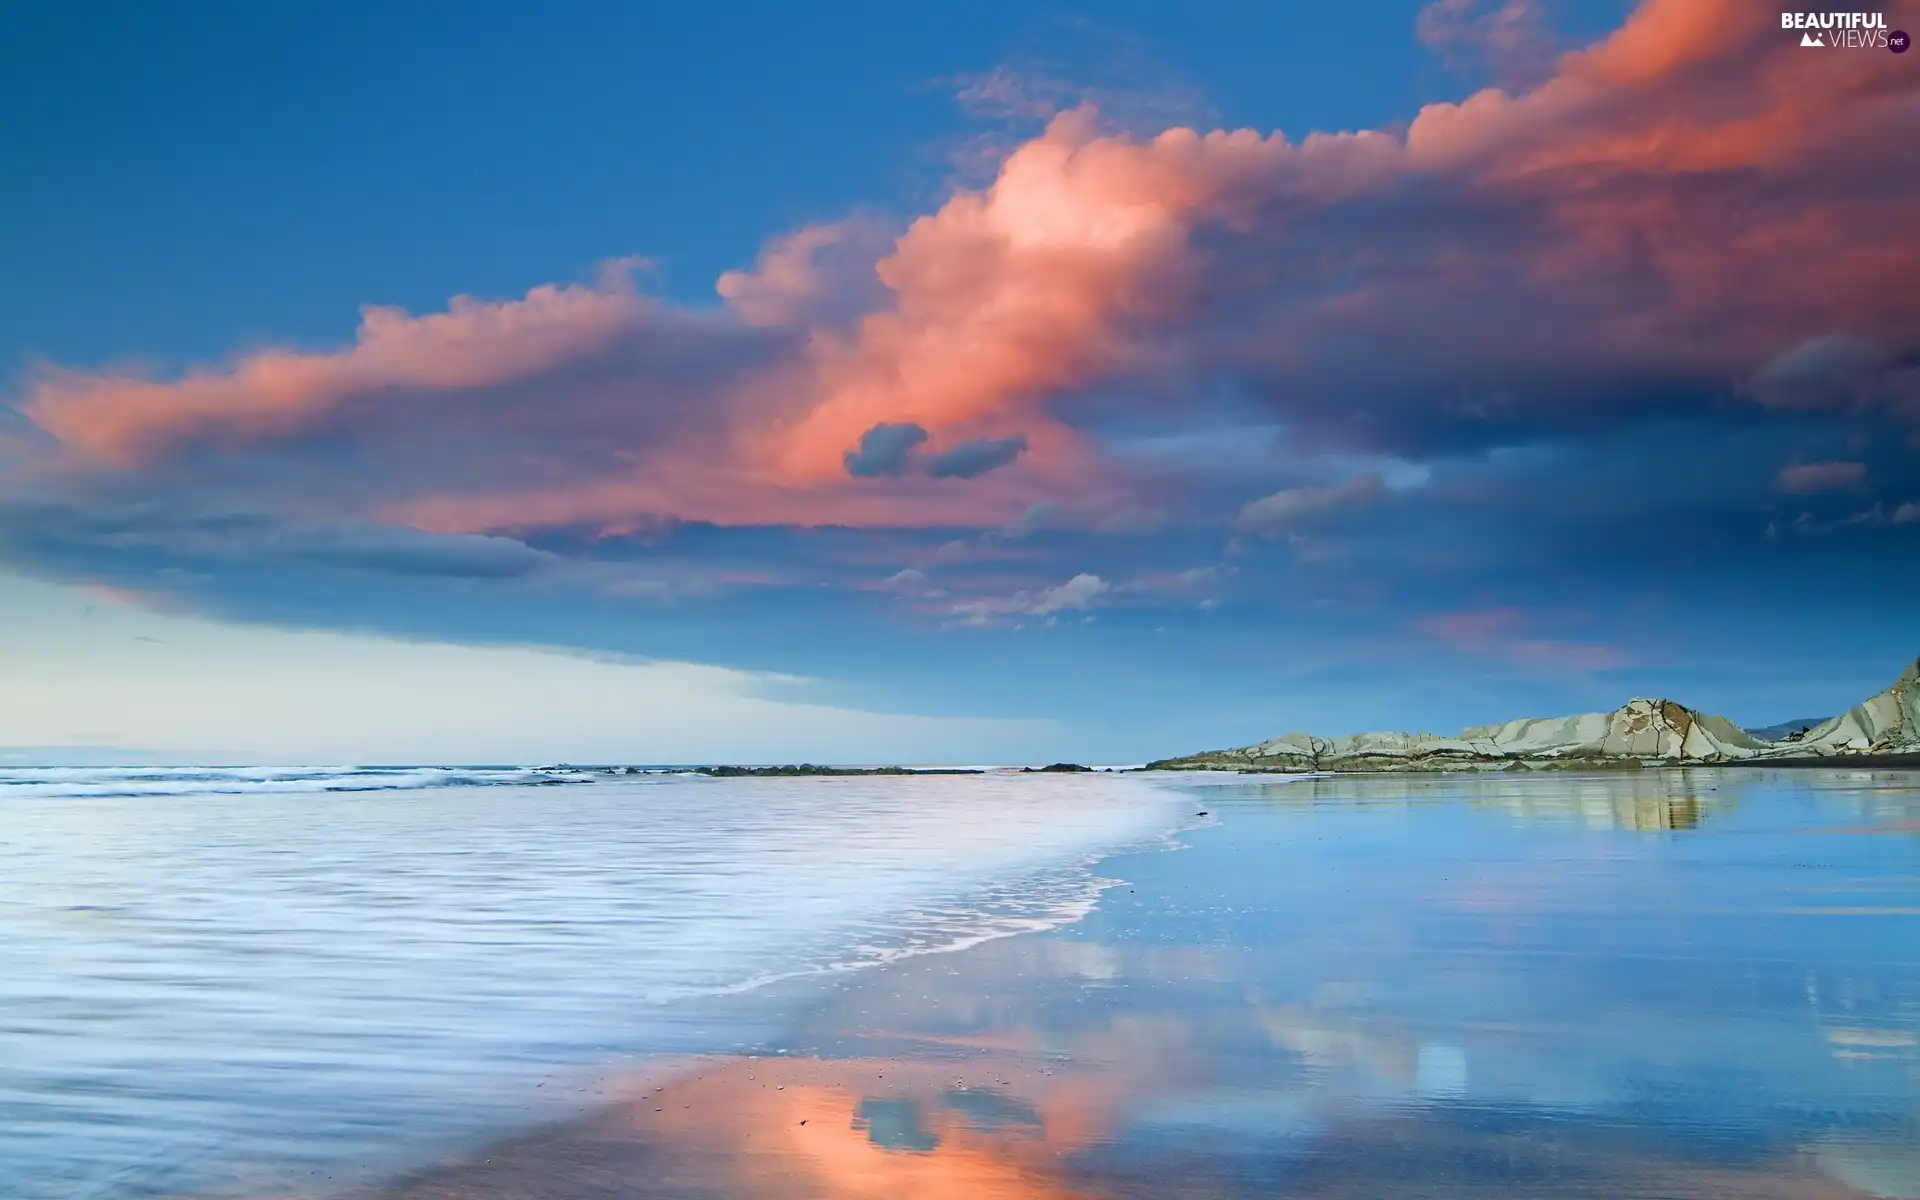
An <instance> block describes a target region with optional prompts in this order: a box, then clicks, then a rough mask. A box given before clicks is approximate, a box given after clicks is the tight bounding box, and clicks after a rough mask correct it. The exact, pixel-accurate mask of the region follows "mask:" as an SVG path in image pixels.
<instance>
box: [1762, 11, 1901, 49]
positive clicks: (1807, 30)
mask: <svg viewBox="0 0 1920 1200" xmlns="http://www.w3.org/2000/svg"><path fill="white" fill-rule="evenodd" d="M1780 28H1782V29H1792V30H1797V31H1799V34H1800V44H1801V45H1802V46H1810V47H1814V48H1816V49H1821V50H1828V49H1839V50H1891V51H1893V52H1894V53H1895V54H1904V53H1906V50H1907V46H1908V44H1909V39H1908V37H1907V34H1906V31H1905V30H1901V29H1894V30H1889V29H1888V28H1887V14H1885V13H1870V12H1783V13H1781V14H1780Z"/></svg>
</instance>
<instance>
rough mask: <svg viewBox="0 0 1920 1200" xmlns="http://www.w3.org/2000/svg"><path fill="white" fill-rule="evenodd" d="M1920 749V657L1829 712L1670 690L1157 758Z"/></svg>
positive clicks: (1226, 765) (1288, 766)
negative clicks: (1782, 713)
mask: <svg viewBox="0 0 1920 1200" xmlns="http://www.w3.org/2000/svg"><path fill="white" fill-rule="evenodd" d="M1915 753H1920V661H1916V662H1913V663H1910V664H1908V666H1907V668H1906V669H1905V670H1904V671H1902V672H1901V673H1900V677H1899V678H1898V679H1896V680H1894V682H1893V685H1892V686H1891V687H1888V688H1887V689H1885V690H1884V691H1881V692H1878V693H1876V694H1874V695H1873V696H1870V697H1868V698H1867V699H1866V700H1865V701H1864V702H1862V703H1861V704H1858V705H1856V706H1854V707H1853V708H1850V709H1848V710H1847V711H1846V712H1844V713H1841V714H1840V715H1839V716H1836V717H1829V718H1827V719H1826V720H1824V721H1816V720H1807V721H1788V722H1784V723H1782V724H1780V725H1771V726H1768V727H1766V728H1764V729H1741V728H1739V727H1738V726H1736V725H1735V724H1734V723H1733V722H1731V721H1729V720H1727V719H1726V718H1725V717H1720V716H1715V715H1713V714H1712V713H1703V712H1697V711H1695V710H1694V709H1691V708H1688V707H1687V706H1686V705H1684V704H1680V703H1677V702H1675V701H1672V700H1663V699H1634V700H1629V701H1627V702H1626V703H1625V704H1623V705H1621V706H1620V707H1619V708H1616V709H1614V710H1613V711H1612V712H1603V713H1579V714H1576V715H1574V716H1570V717H1523V718H1521V719H1520V720H1516V721H1508V722H1505V723H1504V724H1500V725H1475V726H1472V727H1470V728H1467V729H1463V730H1461V731H1460V733H1459V734H1458V735H1456V736H1452V737H1448V736H1444V735H1440V734H1432V733H1399V732H1376V733H1349V734H1344V735H1342V736H1340V737H1334V738H1321V737H1316V736H1314V735H1313V734H1310V733H1304V732H1295V733H1286V734H1282V735H1280V736H1279V737H1276V738H1270V739H1268V740H1267V741H1264V742H1261V743H1259V744H1257V745H1253V746H1240V747H1236V748H1234V749H1229V750H1209V751H1203V752H1202V753H1199V754H1188V755H1183V756H1181V757H1178V758H1167V759H1161V760H1159V761H1158V762H1153V763H1149V764H1148V769H1149V770H1173V771H1207V770H1212V771H1289V772H1291V771H1452V770H1475V771H1484V770H1496V771H1497V770H1508V769H1514V768H1520V769H1527V770H1593V769H1599V768H1610V767H1641V766H1659V765H1663V764H1667V763H1727V762H1749V761H1753V762H1764V761H1767V760H1772V759H1777V760H1782V761H1786V760H1807V759H1821V758H1847V757H1856V756H1863V755H1874V756H1885V755H1912V754H1915Z"/></svg>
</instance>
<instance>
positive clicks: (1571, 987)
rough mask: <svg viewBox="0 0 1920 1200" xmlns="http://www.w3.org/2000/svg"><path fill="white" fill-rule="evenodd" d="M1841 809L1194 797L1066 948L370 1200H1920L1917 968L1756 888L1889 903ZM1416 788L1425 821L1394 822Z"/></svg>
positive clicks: (1600, 796)
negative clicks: (1813, 837) (1181, 829)
mask: <svg viewBox="0 0 1920 1200" xmlns="http://www.w3.org/2000/svg"><path fill="white" fill-rule="evenodd" d="M1881 782H1883V783H1884V782H1899V783H1905V782H1908V781H1907V780H1900V781H1881ZM1439 792H1445V793H1447V794H1446V795H1445V796H1444V797H1442V796H1438V795H1437V793H1439ZM1858 792H1859V789H1858V788H1853V787H1851V786H1850V785H1848V784H1847V781H1846V780H1845V779H1844V778H1842V777H1841V776H1839V775H1838V774H1836V775H1834V776H1833V777H1831V778H1823V779H1819V780H1815V779H1813V778H1812V777H1808V776H1801V777H1794V778H1792V779H1784V778H1776V777H1772V776H1763V775H1760V774H1738V775H1736V774H1734V773H1731V772H1729V773H1722V774H1719V775H1716V776H1714V777H1712V778H1690V777H1687V775H1686V773H1648V774H1646V775H1644V776H1641V777H1639V778H1633V779H1625V778H1622V779H1606V780H1596V779H1593V778H1587V779H1562V780H1554V781H1535V782H1533V783H1530V784H1526V785H1524V786H1521V785H1517V784H1516V783H1514V782H1513V781H1477V780H1464V781H1463V780H1456V781H1452V783H1451V784H1431V783H1421V784H1410V783H1408V782H1407V781H1401V780H1377V781H1357V782H1356V781H1341V782H1338V783H1337V784H1334V785H1329V784H1324V783H1321V782H1313V783H1310V784H1303V785H1298V786H1295V787H1293V788H1292V789H1291V792H1290V794H1289V795H1287V796H1280V795H1275V794H1273V793H1272V789H1270V788H1266V787H1261V788H1251V789H1247V790H1246V794H1244V795H1235V794H1233V793H1234V789H1227V788H1223V789H1218V790H1215V791H1213V792H1212V793H1211V795H1210V799H1209V806H1210V807H1211V808H1212V809H1213V810H1214V811H1215V812H1217V813H1219V814H1220V822H1221V823H1220V824H1219V825H1218V826H1216V827H1211V828H1208V829H1206V830H1202V831H1198V832H1196V833H1195V834H1193V835H1190V840H1191V842H1192V845H1191V847H1190V848H1189V849H1188V850H1186V851H1183V852H1180V853H1177V854H1171V855H1157V856H1142V857H1140V858H1136V859H1133V860H1131V861H1127V862H1123V863H1121V864H1120V865H1119V867H1120V869H1117V870H1116V871H1115V873H1117V874H1122V875H1124V876H1125V877H1127V878H1128V880H1129V885H1128V886H1126V887H1122V888H1120V889H1118V890H1117V891H1115V892H1110V893H1109V898H1108V900H1107V901H1106V902H1103V904H1102V906H1101V910H1100V911H1099V912H1096V913H1095V914H1094V915H1093V916H1092V917H1090V918H1089V919H1088V920H1087V922H1085V923H1084V924H1083V925H1082V926H1080V927H1077V928H1076V929H1074V930H1070V931H1063V932H1061V933H1058V934H1053V935H1047V936H1040V937H1024V938H1015V939H1009V940H1005V941H1000V942H993V943H988V944H985V945H981V946H977V947H975V948H973V949H971V950H969V951H966V952H964V953H961V954H957V955H951V956H939V957H936V958H932V959H922V960H913V961H906V962H902V963H897V964H895V965H893V966H891V967H888V968H885V969H883V970H880V971H877V972H875V973H873V974H870V975H867V976H863V977H860V978H858V979H854V980H849V981H848V982H847V983H846V984H845V986H843V987H841V988H840V989H839V990H837V991H836V992H835V993H834V994H833V995H832V996H831V997H830V998H829V999H827V1000H826V1001H825V1002H824V1003H819V1004H816V1005H813V1006H811V1007H809V1008H806V1009H805V1010H804V1011H803V1012H802V1013H801V1015H800V1016H799V1018H798V1021H797V1024H796V1026H795V1027H794V1029H793V1030H792V1033H791V1037H790V1038H789V1039H788V1040H787V1041H786V1043H785V1045H786V1046H787V1047H789V1052H788V1053H784V1054H780V1055H774V1056H768V1057H761V1058H717V1059H712V1060H708V1061H707V1062H705V1063H704V1064H703V1065H701V1066H700V1067H699V1068H697V1069H695V1070H693V1071H691V1072H689V1073H688V1074H686V1075H684V1076H681V1077H679V1078H677V1079H674V1080H669V1081H666V1082H665V1083H664V1084H660V1085H659V1090H654V1088H655V1085H656V1084H657V1083H658V1081H649V1082H648V1083H647V1084H645V1085H644V1087H645V1089H646V1090H644V1091H640V1092H638V1093H636V1094H635V1095H633V1096H632V1097H631V1098H630V1099H629V1100H627V1101H625V1102H623V1103H622V1104H620V1105H618V1106H616V1107H614V1108H611V1109H608V1110H605V1111H603V1112H601V1113H599V1114H596V1115H593V1116H590V1117H588V1118H586V1119H583V1120H581V1121H578V1122H575V1123H571V1124H565V1125H560V1126H555V1127H552V1128H549V1129H547V1130H544V1131H541V1132H538V1133H535V1134H532V1135H529V1136H527V1137H524V1138H521V1139H518V1140H515V1141H511V1142H506V1143H499V1144H495V1145H493V1146H491V1147H489V1148H487V1149H485V1150H483V1151H481V1152H480V1153H479V1154H478V1155H477V1156H475V1157H474V1158H472V1159H470V1160H468V1161H466V1162H462V1163H455V1164H451V1165H446V1166H441V1167H436V1168H433V1169H430V1170H428V1171H425V1172H423V1173H420V1174H417V1175H415V1176H413V1177H412V1178H410V1179H408V1180H405V1181H403V1182H401V1183H398V1184H396V1185H394V1186H392V1187H391V1188H390V1189H389V1190H387V1191H384V1192H381V1193H379V1194H378V1195H379V1200H508V1198H516V1200H535V1198H538V1200H589V1198H596V1200H597V1198H604V1197H626V1196H634V1197H640V1196H647V1197H652V1196H665V1197H689V1198H692V1197H721V1196H755V1197H769V1198H771V1200H801V1198H809V1200H811V1198H816V1197H817V1198H822V1200H837V1198H848V1200H855V1198H858V1200H865V1198H869V1197H872V1198H876V1200H877V1198H885V1200H908V1198H913V1197H928V1198H931V1200H947V1198H955V1200H957V1198H959V1197H986V1198H992V1197H1005V1198H1009V1200H1022V1198H1026V1197H1052V1198H1061V1200H1064V1198H1067V1197H1086V1198H1089V1200H1092V1198H1118V1197H1143V1198H1144V1197H1241V1196H1271V1195H1282V1196H1289V1197H1299V1198H1304V1200H1358V1198H1361V1197H1368V1198H1376V1197H1377V1198H1380V1200H1388V1198H1392V1200H1403V1198H1404V1200H1412V1198H1414V1197H1420V1198H1423V1200H1425V1198H1435V1200H1482V1198H1489V1197H1509V1198H1513V1200H1519V1198H1521V1197H1525V1198H1528V1200H1601V1198H1606V1200H1624V1198H1633V1197H1661V1198H1668V1200H1709V1198H1713V1200H1864V1198H1868V1197H1876V1196H1877V1197H1883V1198H1899V1200H1906V1198H1909V1197H1920V1183H1916V1182H1915V1181H1916V1180H1920V1161H1916V1151H1915V1145H1916V1141H1917V1139H1916V1137H1915V1124H1914V1121H1915V1109H1914V1107H1913V1104H1912V1081H1913V1080H1914V1079H1916V1078H1920V1049H1916V1045H1917V1044H1920V1042H1917V1039H1920V1033H1917V1032H1916V1029H1915V1024H1914V1021H1913V1020H1912V1017H1911V1010H1910V1008H1909V1007H1908V1006H1907V1005H1908V1003H1909V1002H1908V1001H1902V1000H1901V999H1900V997H1902V996H1907V997H1910V996H1911V995H1912V994H1913V986H1914V981H1913V979H1912V975H1911V972H1912V968H1911V966H1910V965H1909V964H1906V963H1905V962H1904V961H1902V959H1901V955H1900V954H1899V953H1897V952H1894V951H1891V950H1889V949H1888V948H1887V947H1886V946H1884V945H1880V941H1881V940H1883V939H1881V938H1879V937H1878V935H1875V934H1873V933H1872V932H1871V928H1872V927H1869V926H1864V925H1862V924H1861V922H1863V921H1871V920H1874V919H1875V918H1873V917H1871V916H1854V915H1837V914H1829V915H1821V914H1816V913H1812V912H1810V911H1809V912H1808V913H1807V914H1806V915H1804V916H1794V917H1791V918H1785V919H1784V923H1781V920H1780V919H1779V918H1778V916H1777V914H1779V912H1780V909H1779V904H1778V898H1779V894H1780V890H1781V888H1782V886H1783V884H1786V883H1791V884H1792V885H1793V886H1794V887H1795V888H1798V889H1806V890H1814V891H1821V892H1832V893H1835V894H1838V895H1842V896H1845V895H1847V894H1848V893H1849V892H1850V891H1861V892H1863V893H1867V894H1879V895H1883V896H1887V897H1889V898H1891V897H1898V898H1899V899H1898V901H1896V902H1895V903H1894V904H1892V905H1883V906H1879V908H1880V909H1885V908H1890V907H1897V908H1905V907H1907V906H1908V903H1907V902H1908V897H1910V896H1911V894H1912V888H1913V880H1912V877H1911V872H1910V871H1908V870H1907V869H1906V868H1905V867H1904V866H1903V865H1902V864H1903V863H1904V861H1905V860H1904V859H1902V858H1901V857H1900V856H1899V855H1897V854H1892V853H1891V851H1892V850H1893V849H1894V848H1893V847H1891V846H1888V845H1886V844H1884V843H1877V839H1860V840H1855V839H1830V838H1821V839H1819V845H1820V846H1823V847H1827V848H1829V849H1826V850H1822V851H1819V852H1818V853H1820V854H1824V855H1827V856H1828V857H1826V858H1824V859H1819V860H1811V859H1810V858H1809V854H1810V853H1812V852H1810V851H1808V850H1807V849H1806V847H1807V846H1808V845H1809V843H1806V842H1804V841H1802V840H1801V839H1800V835H1801V834H1803V833H1813V832H1817V831H1818V830H1819V829H1821V828H1831V827H1832V826H1833V825H1835V824H1839V823H1840V822H1839V821H1836V820H1835V819H1834V818H1835V817H1836V816H1840V815H1842V814H1843V813H1847V814H1857V817H1855V819H1858V818H1859V817H1864V818H1867V819H1869V820H1887V819H1889V818H1891V819H1892V820H1894V821H1899V820H1903V819H1906V817H1907V814H1908V813H1909V812H1910V811H1911V805H1912V803H1913V792H1912V790H1911V789H1910V788H1905V787H1887V788H1882V789H1881V790H1880V794H1877V795H1874V796H1867V795H1865V794H1864V793H1861V794H1856V793H1858ZM1423 796H1424V797H1425V798H1426V799H1439V800H1441V801H1442V802H1443V804H1442V806H1435V805H1424V806H1423V805H1422V804H1420V803H1415V804H1413V805H1412V806H1411V807H1404V808H1403V805H1406V804H1407V802H1408V801H1418V800H1421V799H1422V797H1423ZM1282 801H1292V803H1284V802H1282ZM1323 801H1324V802H1325V803H1323ZM1676 811H1678V812H1682V813H1686V814H1689V815H1691V814H1696V813H1697V814H1700V815H1701V816H1702V817H1703V818H1704V822H1703V823H1702V824H1700V825H1699V826H1698V827H1692V826H1691V823H1690V822H1688V821H1676V820H1673V819H1672V818H1671V816H1670V815H1669V814H1671V813H1674V812H1676ZM1649 813H1652V814H1654V815H1653V816H1652V818H1651V819H1643V818H1645V817H1646V815H1647V814H1649ZM1395 814H1398V815H1395ZM1510 817H1517V818H1520V819H1519V820H1510V819H1509V818H1510ZM1383 821H1385V822H1386V824H1385V825H1383V824H1382V822H1383ZM1383 829H1385V830H1386V831H1387V832H1386V833H1385V834H1383V833H1382V830H1383ZM1395 830H1399V831H1400V832H1395ZM1682 831H1684V832H1682ZM1722 834H1738V835H1739V836H1738V837H1729V838H1726V839H1724V840H1722V841H1719V842H1712V841H1711V840H1712V839H1715V838H1719V837H1721V835H1722ZM1342 839H1347V841H1346V842H1345V843H1344V844H1345V845H1346V846H1347V850H1348V851H1351V850H1353V849H1355V848H1357V847H1364V849H1365V850H1366V853H1365V854H1364V855H1361V856H1358V857H1349V856H1347V855H1346V854H1343V853H1342V852H1341V851H1340V850H1339V847H1340V846H1341V845H1342V844H1343V842H1342ZM1703 839H1706V840H1703ZM1843 843H1844V845H1843ZM1716 845H1717V846H1719V847H1720V849H1717V850H1716V849H1714V846H1716ZM1396 846H1399V847H1400V848H1398V849H1396V848H1395V847H1396ZM1881 847H1884V848H1881ZM1453 853H1459V854H1464V855H1466V856H1467V857H1465V858H1461V859H1458V860H1456V859H1454V858H1451V857H1449V855H1450V854H1453ZM1848 856H1851V857H1848ZM1422 863H1424V864H1426V873H1424V874H1423V873H1422V870H1421V869H1420V866H1419V864H1422ZM1810 863H1811V865H1810ZM1436 864H1437V865H1436ZM1762 866H1767V867H1768V868H1769V869H1765V870H1762V869H1758V868H1760V867H1762ZM1772 867H1782V868H1791V869H1790V870H1787V871H1786V872H1785V873H1784V874H1783V873H1782V872H1781V871H1779V870H1774V869H1772ZM1250 869H1251V870H1253V871H1254V874H1251V875H1238V876H1236V875H1235V872H1236V871H1239V872H1246V871H1248V870H1250ZM1316 870H1321V871H1330V872H1332V873H1331V874H1316V873H1315V871H1316ZM1463 875H1470V876H1472V877H1473V880H1474V882H1473V883H1472V885H1471V886H1465V884H1464V880H1463V878H1462V876H1463ZM1503 896H1504V897H1507V898H1508V899H1510V900H1511V901H1512V903H1494V902H1492V900H1489V897H1491V898H1493V899H1495V900H1497V899H1499V898H1500V897H1503ZM1649 897H1664V901H1663V905H1662V906H1661V907H1660V908H1658V909H1654V908H1650V907H1649V905H1648V898H1649ZM1709 897H1710V898H1711V900H1710V902H1707V903H1703V902H1702V901H1703V900H1707V898H1709ZM1845 907H1848V908H1852V907H1854V906H1852V905H1846V906H1845ZM1515 913H1520V914H1522V915H1523V916H1524V917H1525V918H1526V919H1524V920H1515ZM1890 920H1891V923H1890V924H1889V925H1888V926H1887V927H1886V928H1887V929H1888V930H1892V929H1895V928H1896V927H1904V925H1905V919H1904V918H1901V917H1893V918H1891V919H1890ZM1822 922H1824V923H1822ZM1863 931H1866V932H1865V933H1864V936H1865V937H1866V939H1867V940H1866V941H1860V940H1859V939H1860V938H1861V937H1862V936H1863ZM1854 946H1859V947H1865V948H1866V949H1864V950H1859V951H1856V950H1854V949H1851V948H1850V947H1854ZM1875 946H1878V947H1879V948H1877V949H1874V947H1875ZM1863 954H1864V955H1865V956H1864V957H1862V956H1861V955H1863Z"/></svg>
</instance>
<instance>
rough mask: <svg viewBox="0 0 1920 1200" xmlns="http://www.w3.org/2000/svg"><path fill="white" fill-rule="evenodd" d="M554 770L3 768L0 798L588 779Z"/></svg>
mask: <svg viewBox="0 0 1920 1200" xmlns="http://www.w3.org/2000/svg"><path fill="white" fill-rule="evenodd" d="M596 778H598V776H596V775H594V774H592V773H589V772H584V771H579V770H574V769H569V768H556V767H540V768H528V767H4V768H0V801H6V800H17V799H25V798H30V797H31V798H60V797H72V798H76V799H77V798H84V797H113V796H238V795H247V794H250V793H273V792H283V793H299V792H307V793H312V792H392V791H410V790H414V789H418V788H445V787H501V786H527V785H538V784H563V783H587V782H591V781H593V780H594V779H596Z"/></svg>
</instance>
